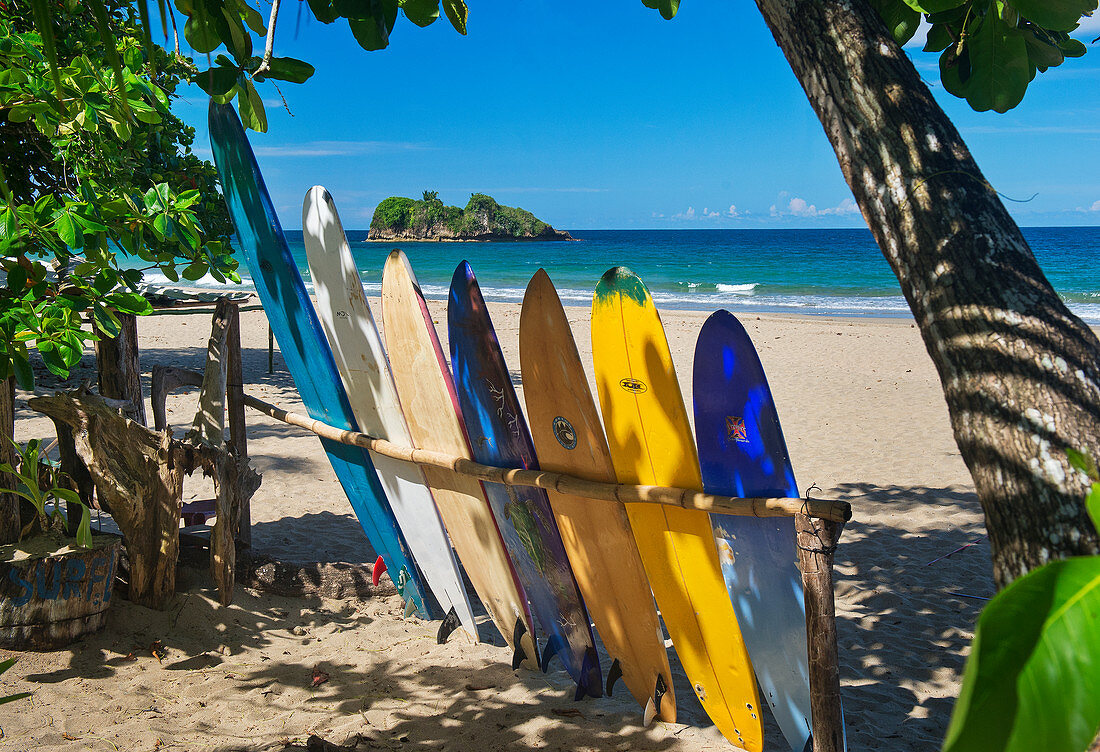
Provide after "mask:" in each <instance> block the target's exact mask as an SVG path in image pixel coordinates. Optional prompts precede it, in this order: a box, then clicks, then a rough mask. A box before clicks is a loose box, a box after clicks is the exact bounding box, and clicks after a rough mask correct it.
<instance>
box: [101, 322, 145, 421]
mask: <svg viewBox="0 0 1100 752" xmlns="http://www.w3.org/2000/svg"><path fill="white" fill-rule="evenodd" d="M115 315H116V316H117V317H118V321H119V323H120V324H121V325H122V329H121V331H120V332H119V333H118V336H117V337H113V338H112V337H100V339H98V340H96V343H95V358H96V368H97V369H98V371H99V393H100V394H101V395H102V396H104V397H106V398H108V399H114V400H122V401H123V402H128V403H129V404H130V407H128V408H126V409H124V410H123V413H124V414H125V415H126V417H127V418H129V419H130V420H132V421H134V422H136V423H140V424H141V425H143V426H144V425H145V401H144V398H143V397H142V396H141V366H140V365H139V364H138V336H137V316H134V315H133V314H132V313H116V314H115Z"/></svg>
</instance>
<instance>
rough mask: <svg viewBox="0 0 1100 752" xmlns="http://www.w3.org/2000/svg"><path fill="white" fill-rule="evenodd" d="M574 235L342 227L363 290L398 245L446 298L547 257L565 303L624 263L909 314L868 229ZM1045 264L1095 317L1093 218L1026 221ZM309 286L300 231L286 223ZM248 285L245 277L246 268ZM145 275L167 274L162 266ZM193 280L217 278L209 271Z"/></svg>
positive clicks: (739, 288) (528, 269)
mask: <svg viewBox="0 0 1100 752" xmlns="http://www.w3.org/2000/svg"><path fill="white" fill-rule="evenodd" d="M570 232H571V233H572V234H573V236H574V237H575V238H577V239H578V240H577V242H573V243H570V242H515V243H512V242H493V243H438V242H427V243H425V242H420V243H415V242H402V243H375V242H370V243H368V242H364V241H365V239H366V236H367V231H366V230H349V231H348V233H347V235H348V241H349V243H350V244H351V247H352V252H353V254H354V255H355V258H356V261H357V262H358V266H359V271H360V273H361V276H362V278H363V282H364V286H365V287H366V290H367V294H368V295H372V296H377V295H378V294H379V292H380V290H381V279H382V265H383V264H384V263H385V260H386V255H387V254H388V253H389V251H390V250H391V249H392V248H394V247H399V248H401V249H402V250H404V251H405V253H406V254H407V255H408V257H409V259H410V261H411V262H412V265H413V268H414V269H415V270H416V274H417V277H418V279H419V281H420V285H421V288H422V290H423V292H424V294H425V296H427V297H429V298H437V299H445V298H446V297H447V290H448V286H449V284H450V280H451V275H452V274H453V273H454V269H455V267H456V266H457V265H458V263H459V262H460V261H462V260H463V259H466V260H468V261H469V262H470V264H471V265H472V266H473V268H474V272H475V273H476V274H477V277H478V281H479V283H480V284H481V289H482V292H483V293H484V295H485V297H486V298H487V299H489V300H495V301H513V302H519V301H521V300H522V299H523V291H524V288H525V287H526V285H527V281H528V280H529V279H530V278H531V275H532V274H534V273H535V271H536V270H537V269H538V268H539V267H544V268H545V269H546V270H547V272H548V273H549V274H550V277H551V279H553V281H554V284H555V285H556V286H557V288H558V293H559V295H560V296H561V298H562V301H563V302H564V303H565V304H566V305H580V306H588V305H590V304H591V301H592V290H593V288H594V287H595V286H596V281H597V280H598V279H599V277H600V275H601V274H603V273H604V271H606V270H607V269H608V268H610V267H612V266H627V267H629V268H631V269H632V270H633V271H634V272H635V273H637V274H638V275H639V276H640V277H641V278H642V280H643V281H644V282H645V283H646V286H647V287H649V290H650V292H651V293H652V295H653V298H654V300H655V301H656V303H657V306H658V308H665V309H691V310H708V311H709V310H717V309H718V308H727V309H729V310H731V311H733V312H735V313H737V312H742V313H745V312H769V313H776V312H787V313H798V314H808V315H815V314H819V315H842V316H888V317H902V318H906V317H909V316H911V314H910V312H909V308H908V306H907V305H906V303H905V300H904V298H902V296H901V289H900V287H899V285H898V282H897V279H896V278H895V277H894V274H893V272H892V271H891V270H890V267H889V265H888V264H887V263H886V260H885V259H883V257H882V254H881V253H880V252H879V250H878V246H876V245H875V243H874V240H873V239H872V237H871V233H870V232H869V231H867V230H865V229H833V230H817V229H813V230H575V231H570ZM1023 232H1024V236H1025V237H1026V238H1027V240H1028V242H1029V243H1030V244H1031V247H1032V250H1033V251H1034V253H1035V256H1036V258H1037V259H1038V260H1039V264H1040V266H1041V267H1042V268H1043V271H1044V273H1045V274H1046V275H1047V278H1048V279H1049V280H1050V282H1051V284H1052V285H1054V288H1055V290H1057V291H1058V293H1059V295H1061V296H1062V298H1063V299H1064V300H1065V301H1066V303H1067V305H1068V306H1069V307H1070V309H1071V310H1073V311H1074V312H1075V313H1076V314H1077V315H1078V316H1080V317H1081V318H1082V319H1084V320H1085V321H1087V322H1088V323H1090V324H1100V227H1029V228H1024V229H1023ZM286 236H287V242H288V244H289V246H290V249H291V252H292V253H293V254H294V258H295V260H296V261H297V263H298V268H299V269H300V270H301V272H302V277H303V278H304V279H305V281H306V284H307V285H309V284H310V276H309V268H308V266H307V264H306V258H305V247H304V246H303V244H302V233H301V231H300V230H289V231H287V232H286ZM240 271H241V276H242V278H244V282H245V285H244V289H248V288H250V287H251V284H250V280H249V279H248V275H247V269H245V268H242V269H241V270H240ZM146 280H147V281H149V282H153V283H156V284H170V283H168V281H167V280H166V279H164V278H163V277H162V276H161V275H159V274H156V273H153V274H147V275H146ZM198 284H199V285H200V286H211V287H214V286H218V283H216V282H214V281H213V280H211V279H209V278H207V279H206V280H200V281H199V283H198Z"/></svg>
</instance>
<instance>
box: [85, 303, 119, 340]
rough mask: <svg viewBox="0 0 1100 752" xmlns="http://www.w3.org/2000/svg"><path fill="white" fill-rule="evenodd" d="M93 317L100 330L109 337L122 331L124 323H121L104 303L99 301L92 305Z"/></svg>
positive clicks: (115, 335)
mask: <svg viewBox="0 0 1100 752" xmlns="http://www.w3.org/2000/svg"><path fill="white" fill-rule="evenodd" d="M92 319H93V320H94V321H95V324H96V326H97V327H98V328H99V331H101V332H103V333H104V334H105V335H107V336H108V337H117V336H118V334H119V332H121V331H122V324H120V323H119V320H118V318H117V317H116V316H115V314H114V313H112V312H111V309H110V308H108V307H107V306H105V305H103V304H102V303H98V302H97V303H95V304H94V305H93V306H92Z"/></svg>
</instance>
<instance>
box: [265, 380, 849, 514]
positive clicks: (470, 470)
mask: <svg viewBox="0 0 1100 752" xmlns="http://www.w3.org/2000/svg"><path fill="white" fill-rule="evenodd" d="M244 404H245V405H247V406H248V407H251V408H252V409H254V410H257V411H259V412H261V413H263V414H264V415H267V416H268V417H271V418H274V419H275V420H280V421H282V422H284V423H289V424H290V425H292V426H298V427H299V428H304V429H306V430H307V431H311V432H313V433H315V434H317V435H318V436H320V437H321V438H324V439H330V440H332V441H337V442H340V443H341V444H349V445H351V446H357V447H362V448H364V449H370V450H371V451H373V452H377V453H378V454H381V455H383V456H385V457H392V458H393V459H397V460H405V461H406V462H412V463H415V464H417V465H423V466H427V467H438V468H442V469H444V470H452V471H454V472H456V473H459V474H460V475H469V476H471V477H474V478H477V479H478V480H483V481H490V482H492V483H500V484H502V485H505V486H534V487H535V488H543V489H548V490H550V491H557V492H558V493H563V494H569V495H572V496H581V497H584V498H588V499H601V500H604V501H617V502H621V503H626V504H664V505H666V506H673V507H681V508H683V509H696V510H699V511H701V512H710V513H712V514H730V515H735V516H741V517H795V516H797V515H805V516H806V517H812V518H816V519H821V520H828V521H830V522H835V523H844V522H847V521H848V520H850V519H852V505H851V504H849V503H848V502H846V501H840V500H836V499H810V498H806V499H797V498H770V497H767V498H766V497H757V498H748V499H740V498H736V497H731V496H718V495H715V494H708V493H703V492H702V491H695V490H692V489H689V488H672V487H669V486H635V485H628V484H623V483H601V482H598V481H592V480H585V479H584V478H577V477H574V476H572V475H566V474H564V473H555V472H550V471H548V470H517V469H514V468H507V467H494V466H492V465H482V464H481V463H479V462H474V461H473V460H471V459H467V458H465V457H452V456H450V455H446V454H443V453H441V452H432V451H428V450H426V449H414V448H412V447H406V446H401V445H399V444H393V443H391V442H389V441H386V440H385V439H376V438H374V437H373V436H370V435H368V434H365V433H359V432H357V431H345V430H343V429H340V428H336V427H335V426H330V425H328V424H326V423H322V422H321V421H319V420H314V419H313V418H308V417H306V416H304V415H299V414H297V413H292V412H288V411H287V410H283V409H282V408H279V407H276V406H275V405H272V404H270V403H268V402H264V401H263V400H260V399H257V398H256V397H253V396H251V395H247V394H246V395H245V396H244Z"/></svg>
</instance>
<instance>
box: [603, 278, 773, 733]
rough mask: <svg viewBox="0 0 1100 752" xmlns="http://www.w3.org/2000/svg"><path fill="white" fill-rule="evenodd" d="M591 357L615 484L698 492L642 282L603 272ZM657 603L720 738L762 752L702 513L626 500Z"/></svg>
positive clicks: (675, 387)
mask: <svg viewBox="0 0 1100 752" xmlns="http://www.w3.org/2000/svg"><path fill="white" fill-rule="evenodd" d="M592 359H593V361H594V363H595V369H596V389H597V391H598V393H599V395H600V407H601V409H602V411H603V417H604V425H605V427H606V429H607V442H608V445H609V446H610V448H611V458H612V461H613V462H614V464H615V472H616V474H617V475H618V478H619V482H620V483H638V484H642V485H659V486H677V487H680V488H692V489H697V490H700V491H701V490H703V481H702V477H701V476H700V472H699V458H698V456H697V454H696V450H695V440H694V437H693V436H692V433H691V424H690V423H689V422H688V416H687V411H686V410H685V408H684V400H683V397H682V396H681V394H680V386H679V384H678V383H677V381H676V372H675V370H674V369H673V365H672V356H671V355H670V353H669V350H668V341H667V340H666V339H665V332H664V328H663V327H662V326H661V319H660V316H658V314H657V309H656V307H654V305H653V299H652V298H651V297H650V295H649V291H648V290H647V289H646V287H645V285H643V284H642V281H641V280H640V279H638V277H637V276H635V275H634V273H633V272H631V271H630V270H629V269H625V268H623V267H617V268H615V269H611V270H609V271H608V272H607V273H606V274H604V275H603V277H602V278H601V279H600V281H599V284H597V285H596V294H595V296H594V297H593V299H592ZM626 511H627V515H628V516H629V517H630V524H631V527H632V528H633V531H634V537H635V539H636V540H637V542H638V551H639V553H640V554H641V556H642V562H643V563H644V564H645V569H646V573H647V574H648V575H649V584H650V585H651V586H652V588H653V594H654V596H656V598H657V606H658V607H659V608H660V609H661V615H662V617H663V618H664V620H665V626H666V627H667V628H668V633H669V635H670V636H671V637H672V643H673V645H674V646H675V647H676V653H677V655H678V656H679V657H680V662H681V663H682V664H683V666H684V671H685V672H686V673H687V676H688V679H689V681H690V682H691V684H692V687H693V689H694V690H695V694H696V696H697V697H698V698H699V702H700V703H701V704H702V705H703V708H704V709H705V710H706V711H707V714H708V715H709V716H710V717H711V720H713V721H714V724H715V725H716V726H717V727H718V730H719V731H721V732H722V733H723V734H724V735H725V737H726V738H727V739H729V740H730V741H731V742H733V743H734V744H736V745H738V746H739V747H743V748H744V749H747V750H749V752H760V750H761V749H762V747H763V729H762V726H761V722H760V699H759V696H758V693H757V689H756V677H755V676H754V675H753V670H752V663H751V662H750V661H749V654H748V651H747V650H746V649H745V644H744V642H743V641H742V639H741V632H740V630H739V629H738V626H737V617H736V616H735V615H734V611H733V605H732V604H731V603H730V599H729V593H728V592H727V590H726V583H725V580H724V579H723V578H722V569H721V566H720V564H719V560H718V549H717V548H716V546H715V543H714V533H713V530H712V527H711V523H710V517H709V515H708V514H707V513H706V512H698V511H695V510H688V509H679V508H676V507H668V506H659V505H656V504H627V505H626Z"/></svg>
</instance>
